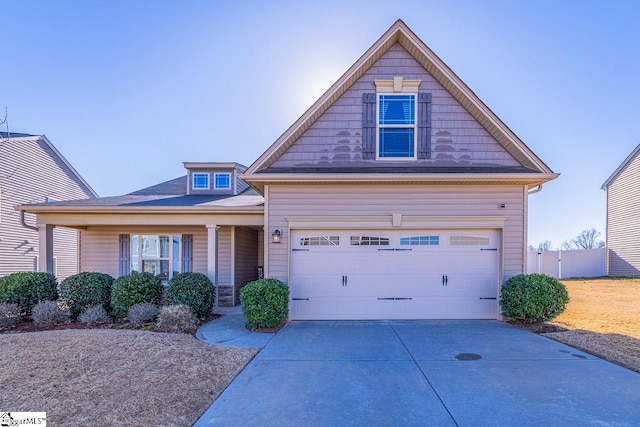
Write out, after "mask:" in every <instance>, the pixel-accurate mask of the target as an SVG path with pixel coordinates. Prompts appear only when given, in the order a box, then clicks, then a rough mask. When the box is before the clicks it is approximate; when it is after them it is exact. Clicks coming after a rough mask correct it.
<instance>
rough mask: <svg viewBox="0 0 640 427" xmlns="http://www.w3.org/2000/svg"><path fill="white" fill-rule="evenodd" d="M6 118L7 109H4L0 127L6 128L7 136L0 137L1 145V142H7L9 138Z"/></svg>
mask: <svg viewBox="0 0 640 427" xmlns="http://www.w3.org/2000/svg"><path fill="white" fill-rule="evenodd" d="M7 117H8V110H7V107H6V106H5V107H4V118H3V119H2V120H0V126H3V125H4V126H6V127H7V136H6V137H3V136H0V144H2V143H3V142H7V141H8V140H9V138H11V133H10V132H9V119H8V118H7Z"/></svg>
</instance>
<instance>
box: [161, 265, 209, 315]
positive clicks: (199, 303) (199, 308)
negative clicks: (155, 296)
mask: <svg viewBox="0 0 640 427" xmlns="http://www.w3.org/2000/svg"><path fill="white" fill-rule="evenodd" d="M214 299H215V292H214V287H213V283H211V280H209V278H208V277H207V276H205V275H204V274H202V273H180V274H177V275H175V276H173V278H172V279H171V281H170V282H169V287H168V288H167V305H180V304H184V305H187V306H189V307H191V310H192V311H193V314H195V315H196V316H197V317H206V316H208V315H209V314H211V310H212V309H213V302H214Z"/></svg>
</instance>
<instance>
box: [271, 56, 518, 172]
mask: <svg viewBox="0 0 640 427" xmlns="http://www.w3.org/2000/svg"><path fill="white" fill-rule="evenodd" d="M394 76H402V77H403V78H404V79H411V80H414V79H415V80H417V79H420V80H422V82H421V84H420V88H419V90H420V92H428V93H431V94H432V123H431V147H432V153H431V159H420V160H417V161H411V162H410V164H411V165H413V166H420V165H423V166H424V165H430V166H519V163H518V162H517V161H516V160H515V159H513V157H512V156H511V155H510V154H509V153H507V152H506V150H505V149H504V148H503V147H502V146H501V145H500V144H499V143H498V142H497V141H495V139H493V138H492V137H491V136H490V135H489V134H488V133H487V131H486V130H485V129H484V128H483V127H482V126H481V125H480V124H479V123H478V122H477V121H476V120H475V119H474V118H473V117H472V116H471V115H470V114H469V113H468V112H467V111H466V110H465V109H464V107H463V106H462V105H460V104H459V103H458V102H457V101H456V100H455V99H454V98H453V97H452V96H451V95H450V94H449V93H448V92H447V91H446V90H445V89H444V88H443V87H442V86H441V85H440V84H439V83H438V82H436V81H435V80H434V79H433V77H431V75H429V74H428V73H427V72H426V71H425V70H424V68H422V66H420V64H418V62H417V61H416V60H415V59H414V58H413V57H412V56H411V55H410V54H409V53H408V52H407V51H406V50H405V49H404V48H402V47H401V46H400V45H399V44H396V45H394V46H392V47H391V48H390V49H389V51H387V52H386V53H385V54H384V55H383V56H382V57H381V58H380V59H379V60H378V61H376V62H375V63H374V64H373V65H372V66H371V68H370V69H369V70H368V71H367V72H366V73H365V74H364V75H363V76H362V77H360V79H358V80H357V81H356V82H355V83H354V84H353V86H351V88H350V89H349V90H348V91H347V92H346V93H345V94H344V95H343V96H342V97H340V98H339V99H338V100H337V101H336V102H335V103H334V104H333V105H332V106H331V107H330V108H329V109H328V110H327V111H326V112H325V113H324V114H323V115H322V116H321V117H320V118H319V119H318V120H317V121H316V122H315V123H314V124H313V125H312V126H311V127H310V128H309V129H308V130H307V131H306V132H305V133H304V134H303V135H302V136H301V137H300V138H299V139H298V140H297V141H296V142H295V143H294V144H293V145H292V146H291V147H290V148H289V149H288V150H287V152H286V153H284V155H283V156H281V157H280V158H279V159H278V160H277V161H276V162H275V163H274V164H273V167H287V168H289V167H310V166H314V167H322V166H327V167H330V166H367V165H368V166H371V165H374V164H375V165H376V166H399V165H407V164H408V163H407V162H392V161H388V160H385V161H382V162H381V161H376V160H375V159H363V158H362V94H363V93H370V92H375V91H376V89H375V85H374V83H373V81H374V80H375V79H382V80H391V79H393V77H394Z"/></svg>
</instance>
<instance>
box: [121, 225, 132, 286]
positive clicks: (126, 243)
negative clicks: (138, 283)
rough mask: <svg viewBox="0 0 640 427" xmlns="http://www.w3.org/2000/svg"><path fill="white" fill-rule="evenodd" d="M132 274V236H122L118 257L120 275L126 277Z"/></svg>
mask: <svg viewBox="0 0 640 427" xmlns="http://www.w3.org/2000/svg"><path fill="white" fill-rule="evenodd" d="M129 273H131V236H129V235H128V234H121V235H120V247H119V256H118V274H119V275H120V276H125V275H127V274H129Z"/></svg>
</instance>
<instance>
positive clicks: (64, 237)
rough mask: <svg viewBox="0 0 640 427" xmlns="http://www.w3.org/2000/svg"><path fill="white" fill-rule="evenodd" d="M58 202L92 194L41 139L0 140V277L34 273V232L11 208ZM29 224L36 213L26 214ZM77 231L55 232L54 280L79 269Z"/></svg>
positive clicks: (33, 219)
mask: <svg viewBox="0 0 640 427" xmlns="http://www.w3.org/2000/svg"><path fill="white" fill-rule="evenodd" d="M46 197H53V198H55V199H57V200H70V199H86V198H89V197H93V196H92V194H91V192H90V191H89V189H87V188H86V187H85V185H84V184H83V183H82V182H80V181H79V180H78V178H77V176H76V175H75V174H74V172H73V171H72V170H71V169H70V168H69V167H68V166H67V165H66V164H65V162H64V161H62V159H60V158H59V157H58V155H57V154H56V153H55V152H54V151H53V150H52V149H51V148H50V147H49V145H48V144H47V143H46V141H45V140H44V139H42V138H40V137H33V138H20V139H11V140H8V141H4V142H1V143H0V276H5V275H7V274H11V273H15V272H18V271H35V269H36V256H37V255H38V233H37V232H36V231H33V230H30V229H27V228H24V227H23V226H22V225H21V224H20V213H19V212H18V211H16V210H15V207H16V206H18V205H21V204H26V203H42V202H45V199H46ZM26 218H27V223H29V224H31V225H35V217H34V216H33V215H30V214H27V215H26ZM77 251H78V245H77V232H76V231H75V230H71V229H55V230H54V256H55V257H56V259H57V268H58V279H59V280H62V279H64V278H66V277H67V276H69V275H72V274H75V273H76V272H77V271H78V257H77Z"/></svg>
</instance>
